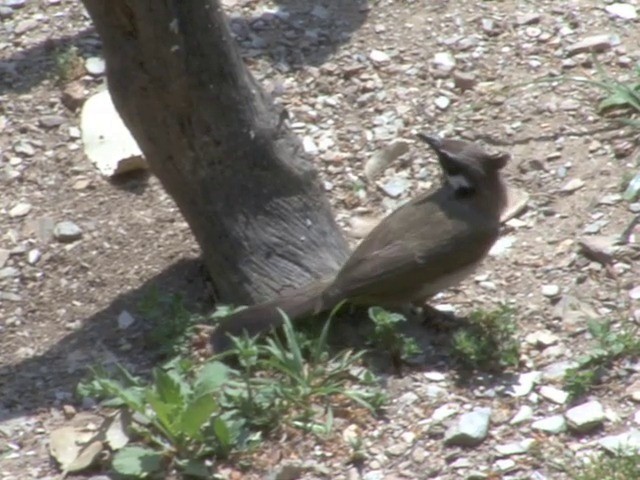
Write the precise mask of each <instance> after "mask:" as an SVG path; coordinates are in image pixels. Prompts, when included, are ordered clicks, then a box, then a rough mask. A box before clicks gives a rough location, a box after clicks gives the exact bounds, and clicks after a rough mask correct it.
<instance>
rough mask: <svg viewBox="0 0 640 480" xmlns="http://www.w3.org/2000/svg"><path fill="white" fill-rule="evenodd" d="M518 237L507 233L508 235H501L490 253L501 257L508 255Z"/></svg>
mask: <svg viewBox="0 0 640 480" xmlns="http://www.w3.org/2000/svg"><path fill="white" fill-rule="evenodd" d="M516 240H517V238H516V237H515V236H514V235H507V236H506V237H500V238H498V240H496V243H494V244H493V245H492V246H491V249H490V250H489V255H490V256H492V257H500V256H502V255H506V254H508V253H509V251H510V250H511V247H512V246H513V245H514V244H515V243H516Z"/></svg>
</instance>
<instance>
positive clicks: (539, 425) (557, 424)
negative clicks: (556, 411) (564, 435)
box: [531, 415, 567, 433]
mask: <svg viewBox="0 0 640 480" xmlns="http://www.w3.org/2000/svg"><path fill="white" fill-rule="evenodd" d="M566 426H567V424H566V422H565V419H564V416H562V415H552V416H551V417H546V418H543V419H541V420H537V421H535V422H533V423H532V424H531V428H532V429H534V430H540V431H542V432H547V433H560V432H563V431H564V430H565V428H566Z"/></svg>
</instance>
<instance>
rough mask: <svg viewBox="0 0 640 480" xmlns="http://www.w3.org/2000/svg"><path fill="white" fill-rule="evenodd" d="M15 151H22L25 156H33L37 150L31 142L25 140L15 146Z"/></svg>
mask: <svg viewBox="0 0 640 480" xmlns="http://www.w3.org/2000/svg"><path fill="white" fill-rule="evenodd" d="M13 151H14V152H16V153H20V154H21V155H24V156H25V157H33V156H34V155H35V154H36V150H35V149H34V148H33V146H32V145H31V144H30V143H29V142H25V141H24V140H21V141H19V142H18V143H16V144H15V145H14V146H13Z"/></svg>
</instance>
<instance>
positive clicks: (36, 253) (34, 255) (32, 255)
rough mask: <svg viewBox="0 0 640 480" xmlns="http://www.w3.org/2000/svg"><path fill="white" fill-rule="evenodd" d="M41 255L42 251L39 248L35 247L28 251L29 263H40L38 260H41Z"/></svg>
mask: <svg viewBox="0 0 640 480" xmlns="http://www.w3.org/2000/svg"><path fill="white" fill-rule="evenodd" d="M41 257H42V252H41V251H40V250H38V249H37V248H34V249H33V250H29V253H27V263H28V264H29V265H35V264H36V263H38V261H40V258H41Z"/></svg>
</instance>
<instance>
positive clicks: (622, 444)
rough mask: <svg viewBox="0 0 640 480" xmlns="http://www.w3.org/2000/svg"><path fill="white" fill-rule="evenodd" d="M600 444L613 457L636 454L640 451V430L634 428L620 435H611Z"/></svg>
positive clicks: (599, 441)
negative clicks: (621, 454) (622, 454)
mask: <svg viewBox="0 0 640 480" xmlns="http://www.w3.org/2000/svg"><path fill="white" fill-rule="evenodd" d="M598 444H599V445H600V446H601V447H602V448H604V449H605V450H607V451H608V452H610V453H611V454H613V455H619V454H620V453H625V454H636V453H637V452H638V451H639V450H640V430H638V429H635V428H632V429H631V430H628V431H626V432H624V433H621V434H619V435H609V436H607V437H604V438H601V439H600V440H598Z"/></svg>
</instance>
